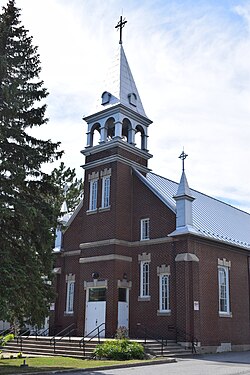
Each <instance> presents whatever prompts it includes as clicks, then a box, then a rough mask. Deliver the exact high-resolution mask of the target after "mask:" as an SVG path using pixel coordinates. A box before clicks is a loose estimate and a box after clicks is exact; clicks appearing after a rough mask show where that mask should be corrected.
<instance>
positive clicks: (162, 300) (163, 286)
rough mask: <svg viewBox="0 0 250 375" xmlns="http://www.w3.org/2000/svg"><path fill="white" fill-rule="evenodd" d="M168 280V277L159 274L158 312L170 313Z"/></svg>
mask: <svg viewBox="0 0 250 375" xmlns="http://www.w3.org/2000/svg"><path fill="white" fill-rule="evenodd" d="M169 278H170V275H167V274H161V275H160V276H159V294H160V295H159V311H160V312H168V311H170V303H169Z"/></svg>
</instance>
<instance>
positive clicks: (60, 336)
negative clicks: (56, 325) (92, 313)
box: [50, 323, 75, 353]
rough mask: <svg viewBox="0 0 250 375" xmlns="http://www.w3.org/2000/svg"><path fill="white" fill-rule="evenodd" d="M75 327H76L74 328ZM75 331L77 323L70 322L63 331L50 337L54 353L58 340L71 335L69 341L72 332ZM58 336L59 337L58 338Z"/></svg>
mask: <svg viewBox="0 0 250 375" xmlns="http://www.w3.org/2000/svg"><path fill="white" fill-rule="evenodd" d="M72 327H74V328H72ZM74 331H75V323H72V324H70V325H69V326H68V327H66V328H64V329H63V330H62V331H60V332H59V333H57V334H56V335H54V336H53V337H52V338H51V339H50V345H52V342H53V346H54V353H55V352H56V343H57V342H58V341H61V340H62V339H63V338H64V337H66V336H69V341H70V334H71V333H72V332H74ZM64 332H66V333H65V334H64V335H62V333H64ZM57 337H58V339H56V338H57Z"/></svg>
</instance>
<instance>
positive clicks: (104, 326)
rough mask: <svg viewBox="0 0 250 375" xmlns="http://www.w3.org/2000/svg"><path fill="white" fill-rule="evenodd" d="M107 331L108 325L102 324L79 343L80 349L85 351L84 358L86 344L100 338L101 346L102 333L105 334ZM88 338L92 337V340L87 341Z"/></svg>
mask: <svg viewBox="0 0 250 375" xmlns="http://www.w3.org/2000/svg"><path fill="white" fill-rule="evenodd" d="M101 327H103V328H101ZM105 330H106V324H105V323H101V324H99V326H97V327H96V328H94V329H93V330H92V331H90V332H89V333H88V334H87V335H85V336H84V337H83V338H82V339H81V340H80V341H79V346H80V348H82V349H83V354H84V356H85V347H86V344H87V343H89V342H90V341H91V340H93V339H94V338H96V337H97V338H98V343H99V344H100V342H101V336H100V334H101V333H102V332H104V331H105ZM95 332H96V334H94V333H95ZM90 336H91V337H90ZM87 337H90V339H88V340H86V338H87Z"/></svg>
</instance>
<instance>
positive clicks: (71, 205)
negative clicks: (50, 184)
mask: <svg viewBox="0 0 250 375" xmlns="http://www.w3.org/2000/svg"><path fill="white" fill-rule="evenodd" d="M51 176H52V179H53V181H54V184H55V185H56V186H57V187H58V189H59V191H60V194H59V195H58V199H57V201H56V203H55V204H56V209H57V210H60V208H61V205H62V203H63V202H64V201H66V203H67V208H68V212H73V211H74V210H75V209H76V207H77V206H78V204H79V203H80V200H81V199H82V194H83V180H82V178H80V179H78V178H77V177H76V172H75V168H73V169H71V168H69V167H68V168H67V167H66V166H65V164H64V163H63V162H61V164H60V165H59V167H58V168H54V169H53V171H52V173H51ZM65 188H66V189H65Z"/></svg>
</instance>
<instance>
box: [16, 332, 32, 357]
mask: <svg viewBox="0 0 250 375" xmlns="http://www.w3.org/2000/svg"><path fill="white" fill-rule="evenodd" d="M26 333H29V334H28V335H27V336H26V337H25V335H26ZM29 337H30V329H29V328H28V329H26V331H24V332H22V333H21V334H20V335H18V336H17V344H18V343H19V341H20V352H22V351H23V341H24V340H26V339H28V338H29Z"/></svg>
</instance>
